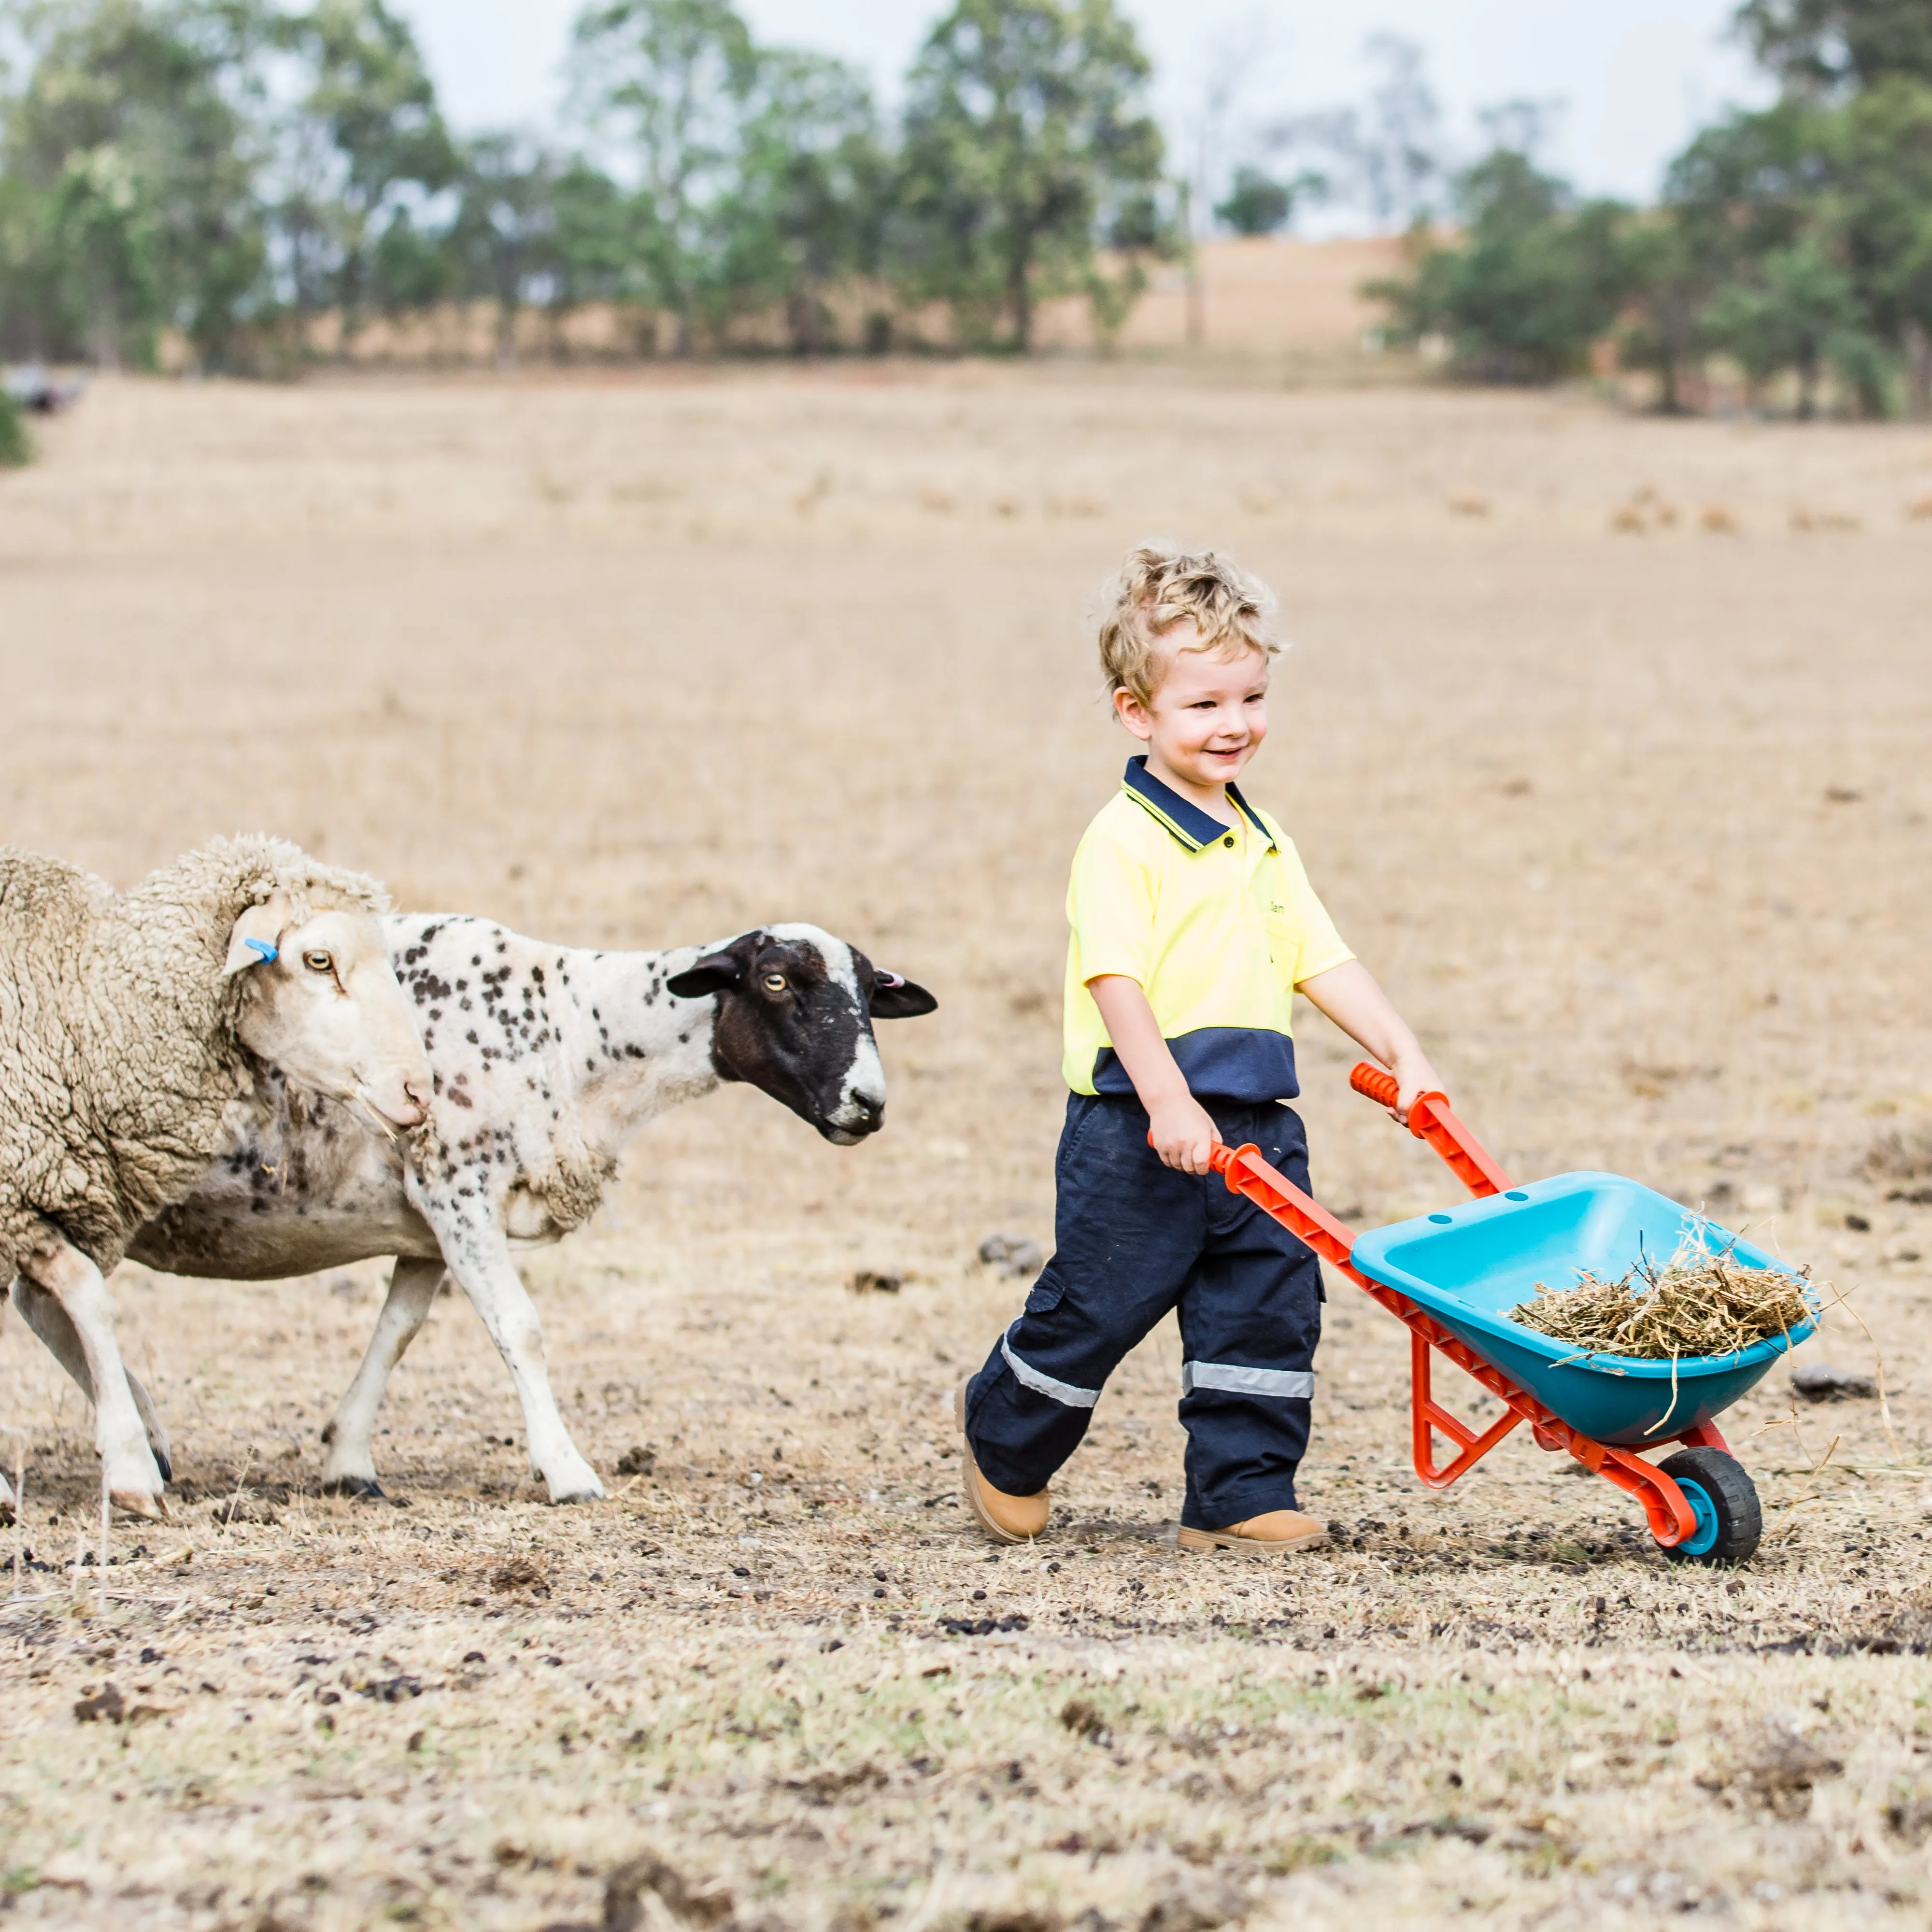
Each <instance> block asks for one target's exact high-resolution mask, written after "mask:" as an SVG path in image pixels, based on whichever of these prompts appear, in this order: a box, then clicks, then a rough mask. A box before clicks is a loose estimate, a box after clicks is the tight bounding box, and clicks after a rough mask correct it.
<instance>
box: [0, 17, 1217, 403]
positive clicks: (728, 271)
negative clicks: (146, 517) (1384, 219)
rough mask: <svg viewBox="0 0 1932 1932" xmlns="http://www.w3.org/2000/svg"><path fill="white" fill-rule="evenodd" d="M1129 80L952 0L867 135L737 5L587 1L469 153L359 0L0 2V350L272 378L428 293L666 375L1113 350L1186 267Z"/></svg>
mask: <svg viewBox="0 0 1932 1932" xmlns="http://www.w3.org/2000/svg"><path fill="white" fill-rule="evenodd" d="M1150 80H1151V68H1150V66H1149V64H1148V60H1147V58H1146V56H1145V54H1144V53H1143V52H1142V49H1141V48H1140V46H1139V44H1138V43H1137V41H1136V38H1135V36H1134V34H1133V31H1132V29H1131V28H1130V26H1129V25H1128V23H1127V21H1126V20H1124V17H1122V16H1121V13H1119V11H1118V10H1117V8H1116V7H1115V4H1114V0H956V5H953V7H952V9H951V10H950V12H949V13H947V14H946V15H945V16H944V17H943V18H942V19H941V20H940V21H939V22H938V24H937V25H936V26H935V28H933V30H932V33H931V34H930V35H929V37H928V38H927V40H926V43H925V44H924V46H923V47H922V49H921V50H920V52H919V55H918V56H917V58H916V61H915V62H914V64H913V68H912V70H911V71H910V74H908V75H907V77H906V84H905V88H904V109H903V112H902V113H901V115H899V116H898V118H897V120H896V123H895V124H892V125H888V124H887V123H886V120H885V118H884V117H883V115H881V113H880V110H879V109H878V107H877V104H876V103H875V102H874V99H873V98H872V95H871V92H870V90H869V89H868V86H867V85H866V83H865V80H863V79H862V77H861V76H860V75H859V74H858V73H857V72H856V71H855V70H854V69H853V68H851V67H850V66H848V65H846V64H844V63H843V62H839V61H838V60H835V59H832V58H829V57H827V56H826V55H820V54H815V53H809V52H800V51H798V50H796V49H790V48H784V47H772V46H762V45H760V44H759V43H757V40H755V39H754V36H753V35H752V34H751V31H750V30H749V28H748V27H747V26H746V24H745V22H744V20H743V19H742V17H740V16H739V13H737V12H736V10H735V9H734V7H733V6H732V5H731V4H730V0H591V4H589V5H586V6H585V7H583V10H582V12H581V13H580V14H579V16H578V17H577V21H576V23H575V27H574V34H573V36H572V43H571V59H570V64H569V83H568V96H567V99H566V101H565V104H564V111H563V113H562V115H561V116H560V119H559V124H560V126H562V127H563V128H564V129H565V133H564V134H563V135H562V136H559V138H557V139H554V140H544V139H538V138H535V137H534V136H529V135H527V134H523V133H514V132H509V131H500V132H495V133H484V134H481V135H479V136H473V137H470V138H463V137H462V136H459V135H458V134H457V133H455V132H454V131H452V129H451V128H450V127H449V124H448V123H447V121H446V119H445V118H444V116H443V113H442V111H441V110H440V107H439V105H438V103H437V96H436V91H435V89H434V86H433V85H432V83H431V78H430V75H429V73H428V69H427V68H426V66H425V63H424V61H423V58H422V52H421V51H420V49H419V47H418V46H417V45H416V40H415V38H414V37H413V34H411V32H410V29H409V27H408V26H407V23H405V22H404V20H402V19H401V17H399V16H398V14H397V13H395V12H394V11H392V9H391V8H390V7H389V6H388V5H386V4H385V3H384V0H305V4H302V5H284V4H278V0H0V355H5V356H12V357H14V358H23V357H34V358H40V359H46V360H86V361H89V362H93V363H95V364H98V365H104V366H116V365H127V366H133V367H148V366H152V365H154V362H155V361H156V359H157V356H159V354H160V353H161V350H162V349H163V345H164V344H167V343H169V342H170V341H172V342H173V343H176V344H179V345H181V347H182V349H183V350H184V352H185V353H186V354H187V356H188V357H189V358H190V359H191V360H192V362H193V364H194V365H196V366H198V367H199V368H203V369H206V370H210V371H220V370H239V371H269V370H273V369H276V368H287V367H289V366H292V365H293V363H295V362H298V361H299V360H300V359H302V358H304V357H305V356H311V355H313V354H314V353H317V344H318V341H321V340H323V339H324V338H323V334H321V333H319V332H318V324H319V323H320V322H321V321H322V320H323V319H324V318H326V319H327V320H328V322H329V325H330V333H329V334H328V335H327V339H328V340H329V341H333V342H334V343H335V344H336V345H337V347H338V349H339V350H344V351H346V350H349V349H351V348H353V344H354V343H355V341H356V338H357V337H358V335H359V334H361V333H362V332H363V331H364V330H365V329H367V328H368V326H369V325H370V323H371V322H372V321H373V320H375V319H377V318H379V317H400V316H405V315H408V314H412V313H416V314H420V313H422V312H425V311H430V310H433V309H436V308H440V307H443V306H445V305H449V304H451V303H453V302H481V303H484V304H487V305H489V306H490V310H491V311H492V313H493V315H494V317H495V329H496V343H497V346H498V350H499V353H500V354H502V356H505V357H507V356H509V355H510V354H511V353H513V352H514V345H515V343H516V341H517V335H518V326H519V319H520V317H523V315H524V314H526V312H527V311H539V312H541V314H542V315H544V317H547V319H548V320H550V323H553V324H556V325H559V326H560V325H561V324H562V323H564V322H565V321H566V320H568V318H569V317H570V316H571V314H572V313H573V312H574V311H580V310H581V309H582V308H584V306H585V305H588V304H591V303H603V304H608V305H612V306H613V309H614V311H616V313H618V314H620V315H622V317H625V318H626V319H627V322H628V327H629V329H631V340H632V341H634V342H635V343H637V344H658V343H663V344H665V345H666V346H667V347H670V348H671V349H673V350H677V351H682V352H695V351H699V350H716V349H719V348H722V347H729V346H730V345H732V344H733V343H734V342H735V341H743V340H745V339H748V338H747V326H748V324H751V323H754V322H755V323H758V324H759V325H760V326H761V327H762V329H763V335H760V336H759V337H758V339H760V340H769V339H770V337H771V332H772V324H773V323H774V319H775V323H776V326H777V328H778V332H779V333H780V335H781V338H782V339H783V341H784V342H785V343H786V344H787V345H788V346H789V347H791V348H793V349H794V350H797V351H799V352H800V353H815V352H817V351H820V350H828V349H831V348H834V347H869V348H872V349H878V348H881V347H886V346H888V345H889V344H890V343H891V342H892V341H894V340H895V339H898V338H907V337H910V339H913V340H918V339H921V338H922V336H923V335H924V334H925V332H926V330H927V329H928V327H929V324H930V323H932V322H933V320H934V319H935V318H937V319H938V336H939V338H940V339H942V340H944V341H946V342H947V343H948V344H950V345H951V346H956V347H965V348H1008V349H1012V350H1026V349H1028V348H1029V347H1031V346H1032V344H1033V342H1034V334H1035V329H1036V326H1037V317H1038V315H1039V312H1040V307H1041V305H1042V304H1043V302H1047V301H1049V300H1052V299H1055V298H1058V297H1063V296H1080V297H1084V298H1085V299H1086V300H1087V301H1088V302H1089V303H1090V304H1091V308H1092V312H1093V314H1094V320H1095V323H1096V325H1097V327H1098V329H1100V332H1101V333H1102V335H1103V336H1104V335H1106V334H1108V333H1109V332H1112V331H1113V330H1115V329H1118V327H1119V326H1120V325H1121V323H1122V322H1123V321H1124V320H1125V318H1126V316H1127V312H1128V311H1129V310H1130V308H1131V306H1132V304H1133V299H1134V298H1135V296H1136V295H1137V294H1138V293H1139V290H1140V289H1141V287H1142V286H1143V285H1144V284H1145V278H1146V275H1147V272H1148V263H1150V262H1151V260H1154V258H1156V257H1160V256H1161V255H1163V254H1169V253H1172V252H1173V251H1175V249H1177V248H1178V247H1179V246H1180V245H1181V238H1180V236H1179V234H1178V229H1177V227H1176V225H1175V217H1174V200H1173V196H1172V193H1171V192H1170V190H1169V186H1168V184H1167V183H1166V178H1165V175H1164V170H1163V149H1162V142H1161V136H1160V131H1159V129H1158V127H1157V124H1156V123H1155V121H1154V118H1153V116H1152V115H1151V113H1150V111H1149V109H1148V86H1149V83H1150ZM754 333H755V332H754Z"/></svg>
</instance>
